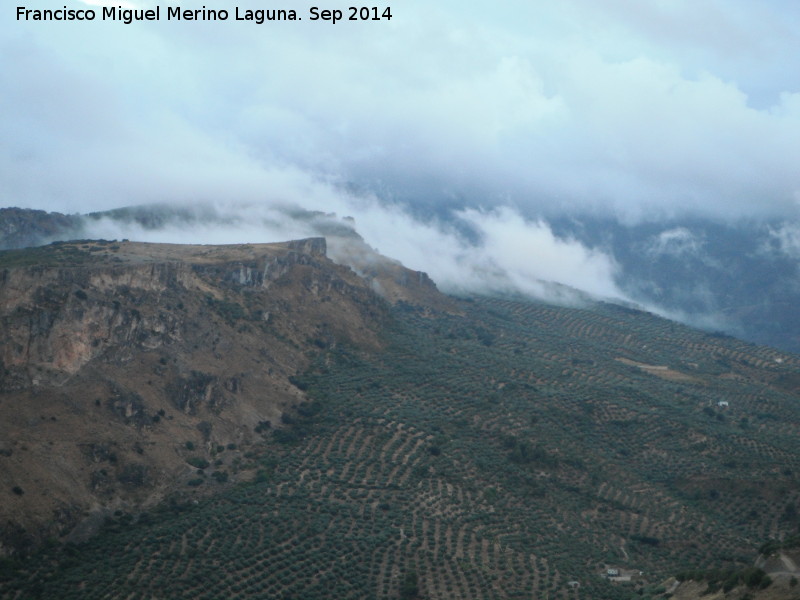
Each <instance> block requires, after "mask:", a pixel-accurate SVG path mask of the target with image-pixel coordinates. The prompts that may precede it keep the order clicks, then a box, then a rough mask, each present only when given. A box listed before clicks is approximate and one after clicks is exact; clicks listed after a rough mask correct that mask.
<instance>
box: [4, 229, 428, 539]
mask: <svg viewBox="0 0 800 600" xmlns="http://www.w3.org/2000/svg"><path fill="white" fill-rule="evenodd" d="M326 250H327V249H326V242H325V239H324V238H311V239H306V240H298V241H293V242H288V243H283V244H253V245H235V246H184V245H169V244H143V243H131V242H121V243H116V242H102V241H101V242H91V241H83V242H69V243H57V244H53V245H51V246H47V247H43V248H36V249H31V250H29V251H11V252H6V253H0V324H1V326H0V527H2V532H0V544H2V547H0V553H2V552H5V553H8V552H14V551H20V550H24V549H25V548H26V547H28V546H30V545H33V544H36V543H39V542H41V541H42V540H44V539H46V538H48V537H53V536H60V537H65V536H68V535H69V534H70V532H73V535H74V536H80V535H84V534H87V532H88V533H90V531H91V527H90V526H89V525H88V524H91V523H92V522H94V521H97V520H98V519H97V515H103V514H107V513H109V512H113V511H115V510H132V511H135V510H136V509H137V508H141V507H147V506H149V505H152V504H154V503H156V502H159V501H160V500H162V499H163V498H164V497H165V496H166V495H167V494H169V493H170V492H171V491H173V490H175V489H177V488H179V487H181V486H185V485H186V482H187V480H191V479H192V478H193V477H197V470H198V468H203V467H205V468H206V469H208V466H207V465H208V463H209V460H213V459H214V457H215V456H216V457H217V459H216V460H215V461H214V462H215V465H214V466H213V467H212V470H214V469H216V470H217V471H220V472H224V473H225V479H228V477H229V476H230V481H236V480H243V479H247V478H248V477H251V476H252V475H253V474H252V473H250V472H248V470H247V467H246V465H243V464H242V463H243V461H242V460H241V457H242V454H243V453H244V452H246V449H247V448H248V447H249V446H250V445H251V444H253V443H256V442H258V441H259V440H260V439H261V438H260V436H261V435H262V434H263V433H264V430H265V429H269V428H270V427H271V426H273V425H272V424H278V423H280V420H281V415H282V414H283V413H284V412H285V411H286V410H288V409H289V408H290V407H292V406H294V405H297V404H298V403H300V402H302V401H303V399H304V396H303V391H302V390H301V389H299V388H298V386H296V385H293V384H292V381H290V379H292V378H293V377H294V376H295V375H296V374H297V373H298V372H300V371H302V370H303V369H304V368H305V367H306V366H307V365H308V363H309V360H311V357H312V356H313V351H314V350H315V349H316V350H318V349H319V348H323V347H331V346H334V345H336V344H339V343H342V342H347V343H350V344H355V345H357V346H360V347H362V348H367V349H377V348H379V347H380V338H379V333H380V330H381V327H382V324H383V322H384V320H385V319H387V318H388V317H387V311H386V308H387V304H386V301H385V300H384V299H382V298H381V297H380V296H379V295H377V294H376V293H375V289H374V288H375V287H376V286H375V283H374V277H373V278H372V279H370V280H367V279H364V278H363V277H361V276H359V275H358V274H356V273H355V272H354V271H353V270H351V269H350V268H348V267H345V266H341V265H337V264H334V263H333V262H332V261H331V260H329V259H328V258H327V257H326ZM392 277H393V279H392V281H394V283H393V284H392V286H390V287H391V289H401V288H402V286H406V287H405V289H407V290H410V291H408V292H407V293H406V294H405V295H403V294H397V293H395V294H389V295H387V296H388V297H390V298H391V297H392V296H393V295H394V296H395V297H400V296H402V297H403V298H404V299H406V300H408V299H409V298H411V299H413V298H414V297H415V296H414V294H416V293H418V291H419V290H420V289H421V290H424V294H421V295H419V296H418V299H419V301H420V302H424V301H425V300H426V298H429V297H431V296H432V294H436V295H438V292H436V291H435V286H433V284H432V282H430V281H429V280H427V278H426V277H424V276H423V275H421V274H416V273H414V272H411V271H408V270H407V269H404V268H403V267H401V266H399V265H396V266H395V265H393V266H392ZM225 448H227V449H228V451H227V452H226V453H222V454H219V455H217V452H218V451H219V450H220V449H225ZM198 465H199V467H198ZM79 523H82V525H81V527H78V528H77V529H76V525H78V524H79Z"/></svg>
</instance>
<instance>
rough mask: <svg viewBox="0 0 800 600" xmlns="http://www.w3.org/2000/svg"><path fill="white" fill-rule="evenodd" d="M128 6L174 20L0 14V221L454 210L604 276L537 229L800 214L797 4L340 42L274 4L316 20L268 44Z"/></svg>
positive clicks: (566, 2)
mask: <svg viewBox="0 0 800 600" xmlns="http://www.w3.org/2000/svg"><path fill="white" fill-rule="evenodd" d="M103 3H104V2H103V1H101V0H92V2H80V1H78V0H58V1H54V2H51V1H49V0H34V1H32V2H30V3H29V4H28V5H27V7H28V8H39V9H43V8H61V7H63V6H64V5H65V4H66V5H68V6H69V7H71V8H89V7H90V6H89V5H90V4H92V5H99V4H103ZM108 4H112V5H115V6H118V5H120V4H121V3H119V2H113V3H112V2H108ZM124 4H126V5H129V6H136V7H153V6H155V5H156V4H160V5H161V6H162V21H161V22H158V23H135V24H132V25H125V24H123V23H119V22H102V21H99V20H97V21H95V22H92V23H78V22H66V23H41V22H33V21H29V22H23V21H17V20H16V17H15V14H16V11H15V6H16V3H15V5H12V4H4V6H3V7H2V9H1V10H2V13H0V205H2V206H27V207H36V208H47V209H51V210H60V211H66V212H75V211H87V210H100V209H105V208H112V207H118V206H123V205H127V204H139V203H144V202H153V201H181V202H187V201H188V202H194V201H198V200H211V201H223V202H239V201H246V202H258V203H266V204H269V203H272V202H278V201H280V202H296V203H299V204H301V205H303V206H305V207H306V208H311V209H320V210H339V211H342V212H345V213H347V212H349V213H356V214H354V216H356V218H357V220H358V219H359V216H362V217H363V215H368V214H373V213H372V212H370V211H373V212H374V209H375V206H376V205H385V204H386V203H387V202H390V203H391V202H394V203H411V204H419V205H439V204H445V205H450V206H456V207H458V208H459V209H460V210H461V213H460V214H461V216H462V218H463V219H465V220H466V221H469V222H472V223H476V224H477V227H478V229H480V230H481V232H482V233H483V235H484V239H485V240H486V241H487V244H488V243H489V241H490V240H492V239H495V240H496V241H497V243H498V244H500V242H501V240H503V239H504V236H503V235H502V234H500V233H499V230H498V229H497V228H498V227H501V226H503V225H505V226H507V227H510V229H509V230H508V231H510V232H512V235H513V236H517V237H519V238H523V239H526V240H527V239H530V240H537V239H538V240H539V243H540V246H539V247H540V248H542V249H543V251H544V249H546V250H548V251H552V250H558V251H559V252H558V254H559V255H564V254H565V253H564V252H563V250H564V247H557V246H556V243H557V242H558V243H563V244H573V249H574V250H576V251H578V252H583V255H581V256H577V257H576V260H577V261H578V263H579V264H580V265H583V266H584V267H587V268H588V270H591V271H593V272H602V273H604V274H607V275H608V277H611V276H612V275H611V274H612V273H613V270H614V265H613V259H612V258H611V257H604V256H600V255H598V254H597V253H596V252H594V251H592V250H589V249H586V248H583V247H580V246H579V245H578V244H577V243H576V242H574V241H570V240H561V241H559V240H555V239H554V238H552V236H551V237H550V238H549V239H548V235H549V229H548V228H547V226H546V225H545V224H544V223H542V222H540V221H538V220H537V218H536V216H535V215H544V216H545V217H546V216H547V215H552V214H557V213H560V212H563V211H571V212H581V211H593V212H596V213H600V214H609V215H615V216H618V217H620V218H622V219H625V220H628V221H636V220H641V219H660V218H663V217H665V216H682V215H702V216H707V217H711V218H714V219H735V218H739V217H742V216H744V217H765V218H781V219H787V220H790V221H791V220H796V219H797V217H798V213H800V168H798V165H800V6H799V5H798V4H797V3H796V2H795V1H793V0H786V1H778V0H762V1H759V2H755V1H753V0H724V1H723V0H693V1H691V2H689V1H684V0H604V1H602V2H597V1H596V0H560V1H558V2H531V1H530V0H506V1H499V2H464V1H463V0H460V1H456V0H437V1H431V0H391V2H389V4H387V5H388V6H390V7H391V11H392V19H391V20H390V21H386V20H384V21H378V22H371V21H370V22H363V23H350V22H347V21H343V22H341V23H337V24H335V25H334V24H331V23H329V22H328V23H326V22H321V21H320V22H312V21H310V20H309V18H308V17H309V12H308V9H309V8H310V7H311V6H314V2H313V1H309V2H308V3H303V2H293V1H287V2H284V3H270V4H271V5H272V6H283V7H285V8H295V9H296V10H297V11H298V14H299V15H300V16H302V17H303V18H304V20H303V21H301V22H298V23H286V22H283V23H265V24H263V25H256V24H253V23H245V22H236V21H234V20H233V10H234V6H236V5H238V6H239V7H240V8H241V9H242V10H244V9H247V8H259V7H263V6H264V5H265V3H263V2H253V1H251V0H250V1H249V0H242V1H241V2H238V3H237V2H235V1H227V0H217V1H216V2H215V1H214V0H206V1H205V2H183V3H181V6H182V7H184V8H190V7H192V8H199V7H202V6H203V5H205V6H206V7H207V8H211V9H215V8H216V9H221V8H227V9H228V10H229V11H230V12H231V19H230V20H229V21H228V22H225V23H220V22H184V23H178V22H174V21H170V22H168V21H166V19H165V16H164V14H163V13H164V12H165V7H166V6H169V5H170V4H169V3H168V2H162V3H157V2H151V1H143V0H142V1H138V0H137V1H134V0H128V1H127V2H125V3H124ZM346 6H347V4H346V3H345V4H337V3H331V4H326V5H325V7H326V8H336V7H338V8H342V9H346ZM381 6H384V5H381ZM95 9H96V10H100V9H98V8H97V6H95ZM345 14H346V11H345ZM345 189H346V190H350V191H349V192H345V191H344V190H345ZM353 190H356V191H355V192H354V191H353ZM367 192H368V193H367ZM370 207H371V208H370ZM361 213H363V215H362V214H361ZM375 214H377V213H375ZM387 215H388V216H387ZM392 215H394V217H393V216H392ZM392 219H395V220H394V221H392ZM376 220H377V221H380V223H379V225H380V224H382V225H385V224H386V223H387V222H389V223H390V225H389V229H388V231H387V230H379V229H376V232H375V233H374V234H370V233H369V232H368V231H367V232H365V231H362V233H365V236H366V237H367V238H368V241H371V242H374V240H375V239H378V238H381V239H385V238H386V237H387V235H389V234H393V235H394V236H396V237H400V236H403V235H405V236H408V238H409V239H408V240H407V241H406V242H402V244H405V245H406V246H408V247H413V246H414V240H413V235H414V229H415V228H416V227H417V226H418V225H421V224H419V223H417V222H415V221H414V220H413V219H412V218H410V217H407V215H405V214H404V213H403V212H402V210H401V211H400V212H398V211H397V210H394V211H388V212H387V213H385V214H382V216H381V217H380V218H378V217H376ZM398 220H399V221H398ZM400 221H402V224H404V225H403V226H408V227H409V229H408V230H402V229H400V228H399V227H400V224H399V222H400ZM362 223H365V225H364V226H362V227H360V230H362V229H363V228H364V227H365V226H368V225H370V223H371V222H370V221H369V220H368V219H365V218H362ZM426 226H428V227H432V226H433V225H431V224H426ZM525 228H527V230H526V229H525ZM526 231H527V233H526ZM370 235H372V238H370ZM398 244H400V242H397V243H396V244H394V245H398ZM379 246H380V244H379ZM567 254H568V253H567ZM398 258H401V259H405V260H408V257H407V256H398ZM498 260H500V259H498ZM598 261H599V263H598ZM600 263H602V264H600ZM412 266H414V267H416V268H422V267H423V265H416V264H414V265H412ZM575 269H577V270H580V269H578V266H575ZM427 270H429V271H430V270H431V269H427ZM534 275H541V276H545V275H547V274H546V273H539V272H537V273H534ZM603 277H605V275H603ZM604 281H606V280H605V279H604ZM606 283H607V281H606ZM606 283H603V282H600V283H598V285H597V286H596V287H598V289H602V288H603V287H604V286H606ZM609 285H610V284H609ZM611 291H612V293H613V289H612V290H611Z"/></svg>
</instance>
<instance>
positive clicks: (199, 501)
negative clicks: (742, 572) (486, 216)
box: [0, 299, 800, 600]
mask: <svg viewBox="0 0 800 600" xmlns="http://www.w3.org/2000/svg"><path fill="white" fill-rule="evenodd" d="M461 308H462V309H463V311H464V314H463V315H462V316H453V315H449V314H431V313H430V312H427V311H422V310H418V309H415V308H412V307H408V306H406V307H400V308H397V309H396V310H395V322H394V325H393V328H392V330H391V331H389V332H387V333H386V336H385V340H386V346H385V350H384V351H383V352H381V353H379V354H372V355H369V354H360V353H356V352H354V351H352V350H350V349H348V348H343V347H337V348H333V349H329V350H328V351H327V352H326V353H325V354H324V356H323V357H322V358H321V359H320V360H319V361H318V362H317V364H316V366H315V367H314V369H313V370H312V371H311V372H309V373H306V374H303V375H302V376H301V377H298V378H297V379H296V385H298V386H299V387H301V388H302V389H305V390H307V393H308V396H309V401H308V402H307V403H306V404H304V405H302V406H299V407H298V408H297V409H296V410H295V411H293V412H292V413H291V414H287V415H285V419H284V420H285V421H286V423H287V424H286V426H285V427H284V428H283V429H281V430H279V431H274V430H271V429H266V430H265V431H264V432H263V435H264V443H263V445H262V446H260V447H259V449H258V451H257V453H256V454H255V455H254V454H252V453H251V456H253V458H254V459H255V460H258V461H260V462H261V463H262V470H261V472H260V475H259V477H258V480H257V481H255V482H253V483H251V484H247V485H239V486H235V487H225V486H224V485H223V486H221V489H222V491H221V492H220V493H218V494H215V495H213V496H211V497H205V496H203V495H202V493H201V492H202V490H203V489H205V488H208V487H213V486H217V487H220V484H218V483H216V482H215V481H214V480H213V477H211V475H213V473H212V470H211V469H206V471H205V472H203V473H201V474H199V475H198V478H199V479H200V480H201V481H202V483H200V484H199V485H197V486H196V487H194V488H187V491H186V493H185V494H184V495H182V496H179V497H176V498H174V499H173V502H171V503H169V504H168V505H165V506H163V507H161V508H160V509H158V510H155V511H152V512H151V513H148V514H144V515H141V516H138V517H131V516H129V515H124V514H121V515H118V516H117V518H115V519H113V520H112V522H110V523H109V524H108V527H107V528H106V530H105V531H104V532H103V533H102V534H101V535H99V536H98V537H96V538H94V539H92V540H91V541H90V542H88V543H86V544H83V545H80V546H71V547H67V548H52V549H50V550H48V551H45V552H43V553H41V554H40V555H37V556H35V557H33V558H31V560H29V561H27V562H23V563H13V562H10V561H7V562H6V564H4V565H3V567H4V570H3V582H2V584H0V596H2V597H4V598H5V597H7V598H20V599H22V598H26V599H27V598H36V597H42V598H53V597H61V598H130V599H133V598H205V599H213V598H220V599H223V598H224V599H235V598H298V599H300V598H302V599H304V600H313V599H315V598H337V599H338V598H364V599H371V598H376V599H377V598H416V597H419V598H429V599H457V598H459V599H460V598H475V599H481V600H484V599H485V600H489V599H512V598H563V599H573V598H587V599H588V598H593V599H594V598H628V597H637V598H638V597H642V596H644V597H648V596H650V595H653V594H655V590H656V587H657V585H658V584H659V583H660V581H661V580H663V578H665V577H666V576H668V575H670V574H673V573H675V572H677V571H680V570H682V569H686V568H704V567H727V566H731V567H734V566H735V567H741V566H747V565H750V564H751V563H752V559H753V553H754V549H755V548H756V547H758V546H759V545H760V544H761V543H763V542H765V541H767V540H771V539H782V538H784V537H786V536H788V535H790V534H793V533H796V532H797V531H798V527H799V526H800V517H798V512H799V511H798V506H799V505H800V486H798V475H799V474H800V435H798V434H800V431H799V429H800V397H798V396H797V395H796V392H794V391H792V390H791V389H787V386H786V381H787V380H788V381H792V379H791V376H792V374H795V373H797V372H798V371H800V360H799V359H798V357H797V356H793V355H787V354H785V353H780V352H778V351H775V350H772V349H770V348H762V347H756V346H753V345H749V344H745V343H743V342H739V341H737V340H734V339H732V338H728V337H722V336H714V335H709V334H705V333H702V332H698V331H696V330H692V329H689V328H686V327H683V326H680V325H678V324H676V323H673V322H670V321H666V320H663V319H659V318H657V317H654V316H653V315H649V314H646V313H640V312H636V311H631V310H628V309H624V308H620V307H615V306H611V305H602V304H600V305H596V306H593V307H590V308H585V309H567V308H557V307H553V306H549V305H544V304H538V303H531V302H521V301H512V300H498V299H475V300H472V301H465V302H463V303H462V304H461ZM787 378H788V379H787ZM726 403H727V404H726ZM212 469H213V468H212ZM609 568H618V569H622V570H626V571H630V572H632V573H634V574H635V575H634V577H633V581H631V582H630V583H611V582H609V581H608V580H606V579H605V578H603V577H601V575H602V574H603V573H605V572H606V570H607V569H609ZM640 571H641V572H642V574H641V575H639V572H640ZM640 593H641V595H640Z"/></svg>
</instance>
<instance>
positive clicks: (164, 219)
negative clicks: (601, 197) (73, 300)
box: [0, 203, 800, 352]
mask: <svg viewBox="0 0 800 600" xmlns="http://www.w3.org/2000/svg"><path fill="white" fill-rule="evenodd" d="M437 206H438V205H437ZM457 208H458V207H457V206H451V207H446V208H442V207H441V206H439V207H438V208H436V207H428V208H424V207H416V208H414V207H412V208H411V209H410V210H414V213H413V214H414V218H415V219H417V220H418V221H419V222H420V223H427V222H435V223H440V224H442V227H443V228H444V230H448V231H450V232H451V233H453V232H458V233H457V239H458V240H459V241H458V243H461V244H463V245H464V247H465V248H474V247H480V244H481V239H480V237H481V235H480V232H477V231H474V230H473V227H472V226H471V225H470V224H469V223H468V222H466V221H464V220H462V219H459V218H458V216H457V214H458V213H457V211H456V212H453V211H455V210H456V209H457ZM462 208H463V207H462ZM390 214H391V213H390ZM527 217H528V218H529V219H531V220H534V221H536V220H538V221H540V222H542V223H546V224H547V226H548V227H549V228H550V229H551V230H552V232H553V233H554V234H555V235H556V236H557V237H558V239H562V240H572V241H574V242H577V243H580V244H581V245H582V246H583V247H585V248H588V249H591V251H596V252H599V253H602V254H603V255H605V256H608V257H609V258H610V260H611V261H612V262H613V264H615V265H616V267H617V269H616V276H615V281H614V283H615V285H616V286H617V287H618V289H619V290H621V291H622V292H623V293H624V294H626V295H627V297H628V298H629V299H630V300H631V301H633V302H635V303H636V305H637V306H639V307H650V310H653V311H655V312H658V313H659V314H664V315H669V316H671V318H675V319H677V320H680V321H682V322H685V323H688V324H692V325H694V326H697V327H701V328H703V329H707V330H709V331H721V332H724V333H726V334H728V335H735V336H736V337H740V338H742V339H746V340H748V341H751V342H754V343H757V344H766V345H771V346H775V347H778V348H782V349H784V350H788V351H790V352H800V319H797V315H796V312H797V311H796V307H797V306H798V305H800V285H798V281H800V261H798V258H800V229H798V226H797V224H796V223H793V222H790V221H778V220H775V221H744V220H740V221H731V222H718V221H711V220H708V219H701V218H671V219H660V220H658V221H643V222H638V223H623V222H621V221H619V220H618V219H615V218H611V217H599V216H592V215H587V214H583V215H571V216H558V217H554V216H552V215H545V214H531V215H527ZM248 228H251V229H250V230H251V231H252V234H253V235H254V237H256V239H264V235H265V234H266V233H267V232H268V233H269V234H271V235H272V236H277V237H273V238H272V239H286V237H287V236H288V235H290V234H289V232H291V235H293V236H296V237H317V236H319V237H325V238H326V239H327V240H328V251H329V255H330V257H331V258H332V259H333V260H335V261H336V262H338V263H340V264H345V265H348V266H350V267H352V268H354V269H355V270H356V271H357V272H361V273H364V272H366V270H368V268H369V267H370V266H371V265H372V263H373V262H374V261H377V262H379V263H381V264H383V265H388V264H390V263H391V262H392V261H390V260H389V259H387V258H385V257H381V256H380V255H379V254H378V253H377V252H375V251H374V250H373V249H372V248H369V246H367V244H366V243H364V240H363V239H362V237H361V235H359V233H358V231H357V227H356V223H355V222H354V221H353V220H352V219H349V218H344V219H342V218H339V217H337V216H336V215H335V214H330V213H324V212H319V211H308V210H303V209H299V208H297V207H290V206H271V207H269V208H264V207H259V206H255V205H251V206H247V205H230V206H226V207H217V206H214V205H212V204H203V203H198V204H192V205H168V204H152V205H146V206H133V207H127V208H120V209H115V210H109V211H102V212H94V213H89V214H86V215H61V214H59V213H45V212H43V211H32V210H23V209H17V208H11V209H0V249H4V248H21V247H25V246H34V245H41V244H44V243H49V242H51V241H54V240H68V239H75V238H81V237H95V238H96V237H110V238H114V237H116V238H126V237H128V238H136V239H170V241H175V240H176V239H177V240H188V241H195V240H197V239H202V237H203V236H204V235H213V234H214V233H218V232H220V231H231V232H232V231H239V232H241V231H242V230H245V231H246V230H248ZM252 228H254V229H252ZM239 235H242V234H241V233H240V234H239ZM235 239H236V240H237V241H238V240H239V239H240V238H238V237H237V238H235ZM497 268H499V266H498V267H497ZM465 275H470V274H469V273H466V274H465ZM495 275H498V274H497V273H495ZM545 287H546V289H547V290H548V293H550V294H551V296H552V297H553V298H557V297H559V296H561V295H562V292H563V291H564V290H557V289H553V287H552V286H550V285H545ZM483 291H484V292H485V291H486V290H483ZM568 295H569V296H570V297H573V296H574V292H570V294H568Z"/></svg>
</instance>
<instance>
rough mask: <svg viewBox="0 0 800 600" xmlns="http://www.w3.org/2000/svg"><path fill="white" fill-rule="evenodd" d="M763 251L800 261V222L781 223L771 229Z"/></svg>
mask: <svg viewBox="0 0 800 600" xmlns="http://www.w3.org/2000/svg"><path fill="white" fill-rule="evenodd" d="M765 250H766V251H768V252H778V253H779V254H782V255H783V256H785V257H787V258H790V259H794V260H800V222H783V223H780V224H779V225H776V226H773V227H771V228H770V230H769V242H768V244H767V248H765Z"/></svg>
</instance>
